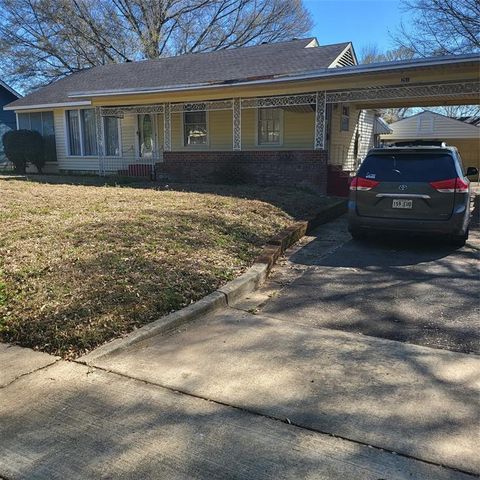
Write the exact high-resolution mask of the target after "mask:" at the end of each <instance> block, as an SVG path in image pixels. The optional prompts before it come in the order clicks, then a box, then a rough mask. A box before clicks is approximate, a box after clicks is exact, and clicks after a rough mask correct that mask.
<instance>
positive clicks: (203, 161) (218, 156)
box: [158, 150, 327, 193]
mask: <svg viewBox="0 0 480 480" xmlns="http://www.w3.org/2000/svg"><path fill="white" fill-rule="evenodd" d="M163 159H164V161H163V163H161V164H158V173H159V174H161V175H164V176H166V177H167V178H168V179H169V180H170V181H172V182H187V183H227V184H228V183H254V184H258V185H277V186H284V185H285V186H297V187H303V186H305V187H310V188H315V189H316V190H319V191H321V192H322V193H326V190H327V152H326V151H324V150H287V151H258V150H256V151H243V152H231V151H230V152H228V151H227V152H164V153H163Z"/></svg>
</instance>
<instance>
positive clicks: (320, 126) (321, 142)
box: [313, 92, 327, 150]
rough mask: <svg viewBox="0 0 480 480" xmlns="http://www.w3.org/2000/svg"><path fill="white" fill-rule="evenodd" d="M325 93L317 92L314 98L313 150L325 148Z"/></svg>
mask: <svg viewBox="0 0 480 480" xmlns="http://www.w3.org/2000/svg"><path fill="white" fill-rule="evenodd" d="M326 100H327V95H326V92H317V94H316V96H315V141H314V146H313V148H314V149H315V150H324V148H325V116H326V111H327V108H326V107H327V102H326Z"/></svg>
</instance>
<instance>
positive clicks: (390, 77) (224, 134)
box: [6, 38, 480, 191]
mask: <svg viewBox="0 0 480 480" xmlns="http://www.w3.org/2000/svg"><path fill="white" fill-rule="evenodd" d="M479 64H480V59H479V58H478V56H476V55H462V56H456V57H435V58H430V59H428V58H427V59H417V60H409V61H400V62H385V63H379V64H370V65H358V63H357V59H356V56H355V52H354V49H353V46H352V44H351V43H349V42H346V43H341V44H335V45H323V46H321V45H319V43H318V41H317V40H316V39H315V38H307V39H294V40H291V41H287V42H279V43H272V44H263V45H257V46H250V47H243V48H237V49H229V50H221V51H216V52H208V53H196V54H186V55H180V56H177V57H170V58H160V59H156V60H146V61H140V62H128V63H123V64H110V65H105V66H99V67H95V68H91V69H88V70H83V71H81V72H78V73H75V74H73V75H70V76H68V77H66V78H63V79H61V80H58V81H57V82H55V83H53V84H51V85H49V86H46V87H44V88H41V89H39V90H38V91H36V92H33V93H31V94H29V95H27V96H26V97H24V98H22V99H19V100H17V101H15V102H13V103H12V104H10V105H8V106H7V107H6V108H7V109H8V110H13V111H15V112H16V114H17V117H18V124H19V126H20V127H23V126H26V127H28V125H32V124H33V122H36V123H38V122H39V121H40V122H41V125H42V129H43V130H46V131H52V124H53V131H54V136H55V140H54V141H55V145H56V160H55V161H51V162H49V164H48V165H47V168H50V169H54V170H56V171H61V172H90V173H99V174H101V175H107V174H112V173H113V174H115V173H116V174H122V175H147V174H151V173H152V172H153V171H155V172H156V173H157V175H160V176H161V177H163V178H166V179H168V180H169V181H185V182H210V181H215V180H216V179H217V180H218V178H219V176H221V175H222V174H223V175H228V172H234V171H236V172H238V171H241V172H242V173H243V176H244V177H245V175H246V176H247V177H248V181H251V182H256V183H261V184H275V185H307V186H311V187H314V188H316V189H318V190H320V191H326V183H327V176H328V172H327V170H328V168H330V169H331V170H332V169H333V170H337V171H338V172H339V173H340V174H342V173H343V172H345V171H347V172H348V171H350V170H353V169H355V167H356V166H357V165H358V163H359V162H360V160H361V159H362V158H363V156H364V155H365V153H366V152H367V150H368V148H369V147H370V146H371V145H372V144H373V135H374V123H375V122H374V119H375V109H376V108H382V107H386V106H392V107H393V106H395V105H398V104H400V105H402V106H403V105H405V104H409V105H419V104H420V105H421V104H424V103H425V102H427V101H428V102H429V103H428V104H432V102H433V103H434V104H439V105H442V104H444V103H445V102H448V101H455V102H456V103H462V102H470V103H473V99H475V98H476V97H477V96H478V92H479V91H480V88H479V78H478V77H479V73H478V72H479V68H478V67H479ZM39 115H40V116H39Z"/></svg>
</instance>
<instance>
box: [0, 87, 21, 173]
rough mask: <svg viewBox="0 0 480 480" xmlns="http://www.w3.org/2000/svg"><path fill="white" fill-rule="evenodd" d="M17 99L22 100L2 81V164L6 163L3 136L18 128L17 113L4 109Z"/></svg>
mask: <svg viewBox="0 0 480 480" xmlns="http://www.w3.org/2000/svg"><path fill="white" fill-rule="evenodd" d="M17 98H20V94H19V93H17V92H16V91H15V90H14V89H13V88H11V87H9V86H8V85H7V84H6V83H5V82H3V81H2V80H0V164H2V163H4V162H5V161H6V158H5V154H4V152H3V142H2V141H1V140H2V137H3V134H4V133H5V132H7V131H8V130H14V129H15V127H16V120H15V113H14V112H11V111H8V110H7V111H5V110H3V108H2V107H3V106H4V105H7V104H9V103H12V102H13V101H14V100H16V99H17Z"/></svg>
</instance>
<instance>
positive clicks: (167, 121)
mask: <svg viewBox="0 0 480 480" xmlns="http://www.w3.org/2000/svg"><path fill="white" fill-rule="evenodd" d="M163 150H164V151H165V152H170V151H171V150H172V110H171V105H170V103H165V104H164V106H163Z"/></svg>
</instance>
